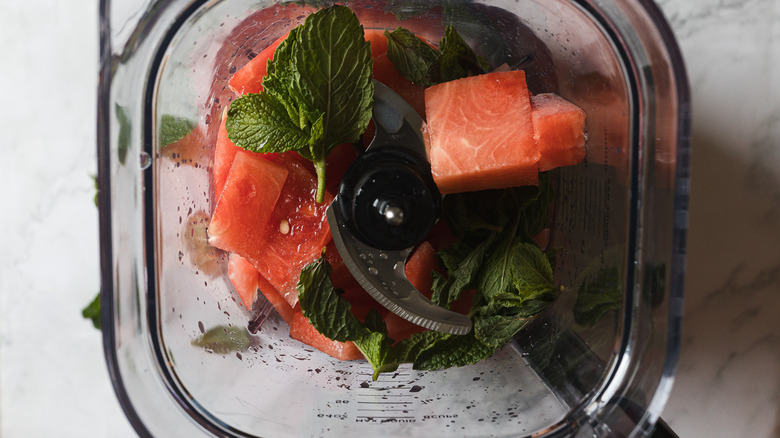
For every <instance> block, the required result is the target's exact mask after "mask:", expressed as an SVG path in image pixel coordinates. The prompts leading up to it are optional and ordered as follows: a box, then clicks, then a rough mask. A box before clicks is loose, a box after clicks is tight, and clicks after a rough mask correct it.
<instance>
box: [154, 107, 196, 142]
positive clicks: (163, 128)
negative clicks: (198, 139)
mask: <svg viewBox="0 0 780 438" xmlns="http://www.w3.org/2000/svg"><path fill="white" fill-rule="evenodd" d="M193 129H195V122H193V121H191V120H188V119H185V118H184V117H177V116H173V115H170V114H163V115H162V117H160V136H159V137H160V147H161V148H163V147H165V146H168V145H169V144H171V143H176V142H177V141H179V140H181V139H182V138H184V137H185V136H187V134H189V133H190V132H192V130H193Z"/></svg>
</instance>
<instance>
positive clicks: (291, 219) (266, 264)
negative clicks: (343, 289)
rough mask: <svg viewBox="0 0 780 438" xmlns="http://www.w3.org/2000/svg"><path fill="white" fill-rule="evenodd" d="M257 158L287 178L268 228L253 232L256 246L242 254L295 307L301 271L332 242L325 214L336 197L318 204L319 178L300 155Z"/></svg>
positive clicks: (327, 196)
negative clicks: (283, 172) (283, 173)
mask: <svg viewBox="0 0 780 438" xmlns="http://www.w3.org/2000/svg"><path fill="white" fill-rule="evenodd" d="M258 155H260V156H264V157H265V159H266V160H268V161H270V162H273V163H276V164H278V165H280V166H282V167H284V168H285V169H287V171H288V174H287V179H286V181H285V182H284V186H283V187H282V190H281V193H280V195H279V198H278V202H277V203H276V205H275V206H274V207H272V208H271V209H269V211H271V210H272V211H271V213H270V219H269V220H268V222H267V225H266V226H265V228H256V229H255V231H254V232H255V235H256V236H257V240H256V242H255V245H254V246H252V247H247V248H244V249H243V252H240V253H239V254H240V255H241V256H243V257H245V258H246V259H247V260H249V261H250V262H251V263H252V265H254V267H255V268H257V270H258V271H260V275H262V276H263V277H265V279H266V280H268V281H269V282H270V283H271V285H272V286H273V287H274V288H275V289H276V290H277V291H279V294H280V295H281V296H282V297H284V299H285V300H286V301H287V302H288V303H289V304H290V306H291V307H292V306H295V304H296V303H297V302H298V290H297V288H296V287H297V284H298V278H299V277H300V274H301V269H303V268H304V267H305V266H306V265H308V264H309V263H311V262H313V261H314V260H315V259H317V258H318V257H319V256H320V254H321V253H322V249H323V248H324V247H325V245H327V244H328V242H329V241H330V239H331V237H330V228H329V227H328V222H327V219H326V217H325V212H326V210H327V207H328V205H329V204H330V201H331V200H333V195H331V194H330V192H328V191H326V192H325V202H323V203H322V204H319V203H317V202H315V200H314V194H315V193H316V191H317V178H316V177H315V175H314V173H313V172H312V171H311V170H310V168H309V166H308V163H305V162H304V161H303V158H301V157H300V156H299V155H298V154H297V153H295V152H287V153H284V154H258ZM236 158H238V156H237V157H236ZM231 172H232V171H231ZM225 190H227V186H226V188H225ZM218 207H219V205H218Z"/></svg>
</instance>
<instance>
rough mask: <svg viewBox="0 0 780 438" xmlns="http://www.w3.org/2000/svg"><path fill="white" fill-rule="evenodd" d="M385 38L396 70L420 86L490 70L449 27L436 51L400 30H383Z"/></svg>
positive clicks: (388, 52) (406, 31)
mask: <svg viewBox="0 0 780 438" xmlns="http://www.w3.org/2000/svg"><path fill="white" fill-rule="evenodd" d="M385 37H386V38H387V57H388V58H389V59H390V61H391V62H392V63H393V66H395V69H396V70H397V71H398V72H399V73H400V74H401V75H402V76H404V77H405V78H406V79H409V80H410V81H411V82H412V83H414V84H415V85H419V86H421V87H430V86H432V85H436V84H441V83H443V82H448V81H453V80H455V79H462V78H465V77H469V76H476V75H481V74H484V73H487V72H488V71H489V69H490V65H489V64H488V63H487V62H486V61H485V60H484V59H482V58H481V57H479V56H478V55H477V54H476V53H474V51H473V50H472V49H471V47H470V46H469V45H468V44H466V42H465V41H464V40H463V38H462V37H461V36H460V34H458V32H457V31H456V30H455V28H454V27H453V26H451V25H449V26H447V28H446V30H445V31H444V37H443V38H442V39H441V41H439V49H438V50H436V49H435V48H433V47H431V46H430V45H428V44H426V43H425V42H424V41H422V40H420V39H419V38H418V37H417V36H415V35H414V34H413V33H412V32H410V31H409V30H407V29H404V28H403V27H399V28H397V29H396V30H394V31H392V32H388V31H385Z"/></svg>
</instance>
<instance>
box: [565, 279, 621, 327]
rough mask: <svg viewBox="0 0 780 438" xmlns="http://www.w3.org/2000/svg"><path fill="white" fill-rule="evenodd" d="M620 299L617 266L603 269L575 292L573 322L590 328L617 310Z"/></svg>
mask: <svg viewBox="0 0 780 438" xmlns="http://www.w3.org/2000/svg"><path fill="white" fill-rule="evenodd" d="M622 299H623V294H622V289H621V287H620V275H619V273H618V268H617V265H613V266H609V267H606V268H603V269H602V270H601V271H599V273H598V274H597V275H596V277H595V278H592V279H588V280H585V281H584V282H583V283H582V284H581V285H580V287H579V289H578V290H577V300H576V301H575V302H574V321H575V322H576V323H577V324H579V325H582V326H592V325H594V324H596V322H598V321H599V320H600V319H601V318H602V317H603V316H604V315H605V314H606V313H607V312H610V311H614V310H619V309H620V305H621V303H622Z"/></svg>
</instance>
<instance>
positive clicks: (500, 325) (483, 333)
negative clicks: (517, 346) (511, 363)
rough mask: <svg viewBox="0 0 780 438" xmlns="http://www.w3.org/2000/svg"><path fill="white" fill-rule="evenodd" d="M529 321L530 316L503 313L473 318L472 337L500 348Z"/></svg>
mask: <svg viewBox="0 0 780 438" xmlns="http://www.w3.org/2000/svg"><path fill="white" fill-rule="evenodd" d="M530 321H531V318H524V317H517V316H504V315H492V316H488V317H485V318H474V337H476V338H477V339H478V340H479V341H480V342H482V343H483V344H485V345H487V346H489V347H493V348H500V347H502V346H504V345H505V344H506V343H507V342H509V341H511V340H512V338H513V337H514V336H515V335H516V334H517V332H519V331H520V330H521V329H522V328H523V327H525V326H526V325H528V323H529V322H530Z"/></svg>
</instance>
